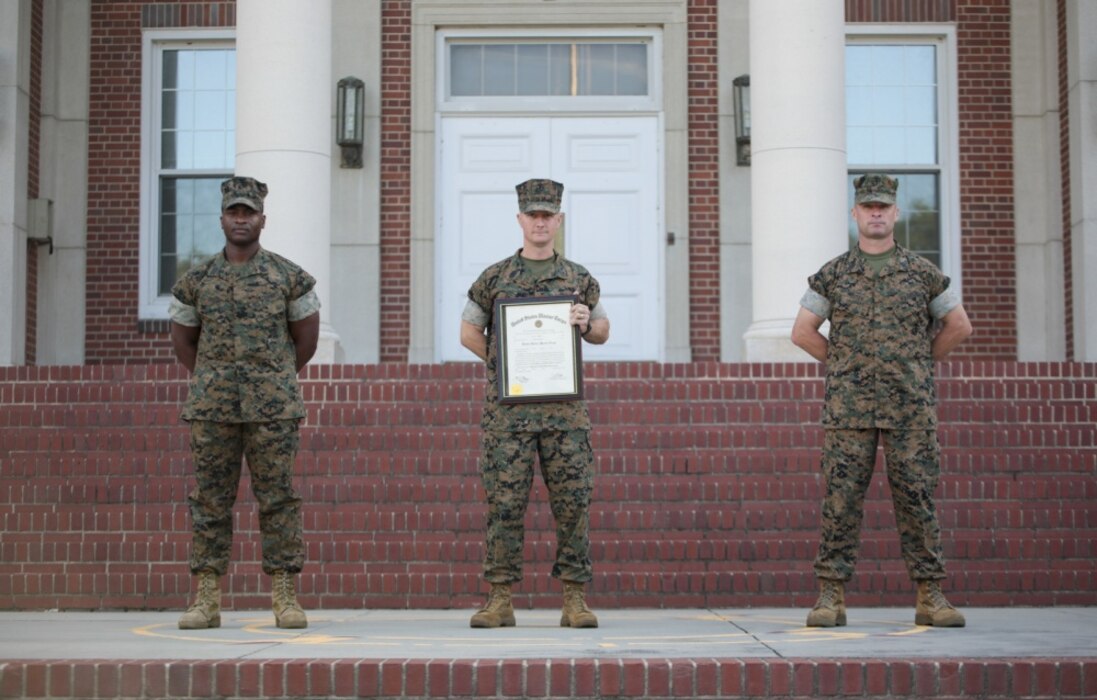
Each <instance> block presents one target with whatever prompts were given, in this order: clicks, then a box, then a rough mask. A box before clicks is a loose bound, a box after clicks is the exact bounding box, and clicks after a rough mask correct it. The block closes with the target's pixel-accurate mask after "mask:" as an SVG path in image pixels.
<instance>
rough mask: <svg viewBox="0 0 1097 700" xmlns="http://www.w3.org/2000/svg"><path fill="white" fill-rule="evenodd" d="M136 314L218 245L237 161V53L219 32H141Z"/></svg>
mask: <svg viewBox="0 0 1097 700" xmlns="http://www.w3.org/2000/svg"><path fill="white" fill-rule="evenodd" d="M145 50H146V53H145V63H144V66H145V70H146V75H145V94H144V102H145V104H144V114H143V121H144V126H143V135H144V138H143V143H142V145H143V148H144V161H143V168H142V172H143V181H142V222H143V226H142V261H143V264H142V270H141V273H142V280H141V317H142V318H164V317H166V311H167V304H168V301H169V297H170V294H171V288H172V285H174V284H175V281H176V280H177V279H178V278H179V277H180V276H181V275H183V274H184V273H185V272H186V271H187V270H188V269H190V267H191V266H192V265H194V264H195V263H197V262H200V261H202V260H204V259H206V258H207V257H209V256H210V255H212V254H214V253H216V252H217V251H219V250H221V248H222V247H223V245H224V236H223V234H222V233H221V225H220V214H221V191H220V183H221V181H222V180H224V179H225V178H227V177H231V176H232V173H233V169H234V165H235V158H236V155H235V154H236V52H235V50H234V48H233V44H232V42H231V41H228V40H226V38H224V37H211V38H209V39H203V40H195V39H193V38H187V39H185V40H184V39H179V38H174V37H171V36H167V37H158V36H156V35H147V36H146V47H145Z"/></svg>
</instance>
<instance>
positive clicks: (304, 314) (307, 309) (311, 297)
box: [286, 289, 320, 321]
mask: <svg viewBox="0 0 1097 700" xmlns="http://www.w3.org/2000/svg"><path fill="white" fill-rule="evenodd" d="M319 310H320V297H319V296H318V295H317V294H316V290H314V289H310V290H309V291H308V292H306V293H305V294H304V295H302V296H301V297H300V298H299V299H294V300H293V301H291V302H290V303H289V308H288V309H287V312H286V316H287V318H289V320H290V321H300V320H301V319H303V318H308V317H309V316H312V315H313V314H314V313H316V312H317V311H319Z"/></svg>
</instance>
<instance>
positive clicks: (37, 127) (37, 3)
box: [23, 0, 42, 365]
mask: <svg viewBox="0 0 1097 700" xmlns="http://www.w3.org/2000/svg"><path fill="white" fill-rule="evenodd" d="M29 112H30V115H29V118H28V125H27V131H28V134H27V198H28V199H37V198H38V187H39V183H38V178H39V176H40V172H39V171H40V168H39V163H40V159H41V137H42V0H33V1H32V2H31V43H30V110H29ZM26 298H27V311H26V314H27V316H26V319H27V321H26V340H25V342H24V345H23V350H24V353H25V356H26V363H27V364H28V365H33V364H34V363H35V362H36V361H37V356H38V244H37V243H30V242H28V243H27V288H26Z"/></svg>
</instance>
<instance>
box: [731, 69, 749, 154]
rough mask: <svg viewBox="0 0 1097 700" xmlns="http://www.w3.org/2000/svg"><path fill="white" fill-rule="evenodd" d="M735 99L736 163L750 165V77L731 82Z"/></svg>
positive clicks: (740, 77)
mask: <svg viewBox="0 0 1097 700" xmlns="http://www.w3.org/2000/svg"><path fill="white" fill-rule="evenodd" d="M731 85H732V90H733V96H734V99H735V162H736V164H737V165H750V76H749V75H740V76H739V77H738V78H736V79H735V80H733V81H731Z"/></svg>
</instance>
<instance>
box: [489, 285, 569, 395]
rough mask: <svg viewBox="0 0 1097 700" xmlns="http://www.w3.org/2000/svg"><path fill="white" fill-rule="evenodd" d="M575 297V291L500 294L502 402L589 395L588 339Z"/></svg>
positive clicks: (498, 376)
mask: <svg viewBox="0 0 1097 700" xmlns="http://www.w3.org/2000/svg"><path fill="white" fill-rule="evenodd" d="M575 302H576V297H574V296H572V295H559V296H545V297H505V298H501V299H496V300H495V303H494V309H493V314H492V315H493V317H494V323H495V342H496V355H495V356H496V359H497V363H496V381H497V383H498V389H499V403H501V404H517V403H533V402H546V401H577V400H579V399H582V398H583V355H582V341H581V340H580V337H579V329H578V327H576V326H574V325H572V323H571V307H572V306H573V305H574V304H575ZM563 326H566V328H564V327H563Z"/></svg>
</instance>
